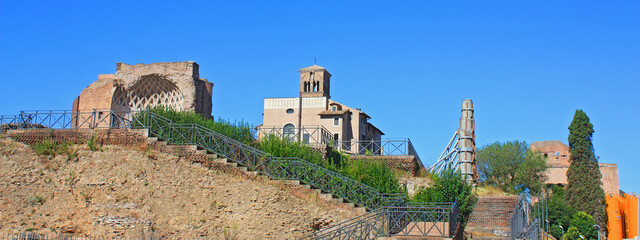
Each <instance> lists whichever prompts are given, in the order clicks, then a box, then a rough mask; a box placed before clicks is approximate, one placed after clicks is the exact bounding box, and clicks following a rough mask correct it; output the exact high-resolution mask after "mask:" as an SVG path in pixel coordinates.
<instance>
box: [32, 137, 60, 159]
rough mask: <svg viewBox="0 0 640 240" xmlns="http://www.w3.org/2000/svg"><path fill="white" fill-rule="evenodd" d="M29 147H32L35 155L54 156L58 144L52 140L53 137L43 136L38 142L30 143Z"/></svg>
mask: <svg viewBox="0 0 640 240" xmlns="http://www.w3.org/2000/svg"><path fill="white" fill-rule="evenodd" d="M31 149H33V151H34V152H36V154H37V155H42V156H52V157H55V156H56V153H57V150H58V144H57V143H56V141H54V140H53V138H44V139H42V140H41V141H40V142H38V143H36V144H33V145H31Z"/></svg>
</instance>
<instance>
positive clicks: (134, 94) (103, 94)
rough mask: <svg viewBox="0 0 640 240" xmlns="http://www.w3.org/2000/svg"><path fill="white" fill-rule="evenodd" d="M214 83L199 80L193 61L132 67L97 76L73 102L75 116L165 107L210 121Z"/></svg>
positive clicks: (123, 67)
mask: <svg viewBox="0 0 640 240" xmlns="http://www.w3.org/2000/svg"><path fill="white" fill-rule="evenodd" d="M212 88H213V83H211V82H209V81H207V79H204V78H200V73H199V66H198V64H197V63H195V62H192V61H185V62H158V63H151V64H141V63H139V64H136V65H129V64H126V63H118V64H117V66H116V73H115V74H101V75H98V80H97V81H95V82H93V83H92V84H91V85H89V86H88V87H87V88H85V89H84V90H82V93H81V94H80V95H79V96H78V97H77V98H76V99H75V100H74V101H73V112H91V111H96V110H97V111H116V112H119V111H122V112H125V111H136V110H143V109H145V108H147V107H155V106H165V107H170V108H173V109H176V110H182V111H194V112H197V113H200V114H202V115H203V116H205V117H211V108H212V103H211V96H212Z"/></svg>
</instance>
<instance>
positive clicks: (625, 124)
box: [0, 0, 640, 192]
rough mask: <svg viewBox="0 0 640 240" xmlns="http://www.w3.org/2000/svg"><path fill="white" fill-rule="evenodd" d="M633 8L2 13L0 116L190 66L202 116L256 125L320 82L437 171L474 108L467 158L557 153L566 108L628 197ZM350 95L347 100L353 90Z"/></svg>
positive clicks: (636, 54) (238, 7)
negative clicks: (166, 67) (523, 145)
mask: <svg viewBox="0 0 640 240" xmlns="http://www.w3.org/2000/svg"><path fill="white" fill-rule="evenodd" d="M638 13H640V2H639V1H561V2H558V1H535V2H526V1H508V2H507V1H504V2H496V1H490V2H487V1H464V2H457V1H456V2H450V1H447V2H444V1H441V2H427V1H379V2H378V1H349V2H346V1H291V2H280V1H277V2H276V1H255V2H251V1H229V2H219V1H175V2H164V1H154V2H151V1H148V2H134V1H64V2H58V1H42V2H36V1H6V0H2V1H0V72H1V74H0V113H1V114H12V113H16V112H17V111H19V110H21V109H70V108H71V103H72V101H73V99H74V98H75V97H76V96H77V95H78V94H80V92H81V91H82V89H83V88H85V87H86V86H87V85H89V84H90V83H92V82H93V81H95V80H97V75H98V74H108V73H115V67H116V63H117V62H124V63H129V64H135V63H152V62H170V61H187V60H188V61H196V62H197V63H198V64H200V76H201V77H204V78H207V79H209V81H211V82H213V83H214V84H215V85H214V96H213V104H214V106H213V115H214V116H216V117H222V118H227V119H237V120H244V121H247V122H249V123H251V124H255V125H257V124H260V123H261V121H262V116H261V113H262V107H263V106H262V103H263V99H264V98H267V97H294V96H296V95H297V91H298V84H299V82H298V81H299V76H298V74H299V73H298V69H300V68H303V67H307V66H309V65H312V64H313V63H314V59H316V58H317V63H318V65H321V66H323V67H325V68H327V69H328V71H329V72H331V74H332V75H333V77H332V79H331V83H332V87H331V90H332V91H331V92H332V99H333V100H336V101H338V102H341V103H344V104H347V105H349V106H351V107H360V108H362V110H363V111H365V112H367V113H368V114H369V115H371V116H372V119H371V121H372V123H373V124H375V125H376V126H378V127H379V128H380V129H382V130H383V131H384V132H385V133H386V134H387V137H391V138H396V137H397V138H400V137H408V138H411V140H412V141H413V142H414V145H415V146H416V149H417V151H418V152H419V154H420V156H421V158H422V159H423V160H424V161H426V162H431V161H433V160H435V159H436V158H437V157H438V155H439V154H440V153H441V151H442V150H443V148H444V147H445V145H446V144H447V142H448V141H449V138H450V137H451V136H452V134H453V133H454V131H455V130H456V129H457V127H458V118H459V116H460V104H461V103H462V100H463V99H465V98H471V99H473V101H474V103H475V105H476V125H477V129H476V136H477V140H476V141H477V144H478V145H479V146H482V145H486V144H489V143H492V142H495V141H510V140H521V141H526V142H528V143H531V142H534V141H542V140H560V141H563V142H564V143H567V136H568V133H569V131H568V129H567V127H568V126H569V124H570V122H571V119H572V117H573V114H574V112H575V110H576V109H583V110H584V111H585V112H586V113H587V114H588V116H589V117H590V118H591V122H592V123H593V124H594V129H595V133H594V138H593V143H594V147H595V151H596V155H598V156H600V161H601V162H607V163H616V164H618V168H619V172H620V187H621V189H622V190H624V191H627V192H640V185H639V184H638V183H639V182H640V181H639V180H638V178H637V177H636V176H637V172H638V171H639V170H640V163H639V162H640V161H639V160H640V157H639V155H638V154H639V152H638V150H639V149H640V147H638V146H637V145H638V139H637V137H636V135H637V133H638V132H640V127H639V126H640V124H638V119H640V106H639V105H638V96H639V94H638V91H640V14H638ZM354 90H355V91H354Z"/></svg>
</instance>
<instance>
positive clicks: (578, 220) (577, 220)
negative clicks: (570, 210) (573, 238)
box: [569, 212, 598, 239]
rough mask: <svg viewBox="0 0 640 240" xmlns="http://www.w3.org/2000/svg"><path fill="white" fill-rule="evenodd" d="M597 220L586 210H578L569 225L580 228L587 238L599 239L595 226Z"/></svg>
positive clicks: (580, 231) (581, 233)
mask: <svg viewBox="0 0 640 240" xmlns="http://www.w3.org/2000/svg"><path fill="white" fill-rule="evenodd" d="M595 224H596V221H594V220H593V217H592V216H591V215H589V214H588V213H586V212H576V214H575V215H573V218H572V219H571V222H570V223H569V226H571V227H575V228H576V229H578V232H579V233H580V235H582V236H583V237H584V238H585V239H598V230H597V229H596V228H594V227H593V225H595Z"/></svg>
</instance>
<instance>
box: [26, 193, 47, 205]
mask: <svg viewBox="0 0 640 240" xmlns="http://www.w3.org/2000/svg"><path fill="white" fill-rule="evenodd" d="M44 202H45V200H44V198H42V197H40V196H38V195H35V196H33V198H31V199H29V204H31V205H42V204H44Z"/></svg>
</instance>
